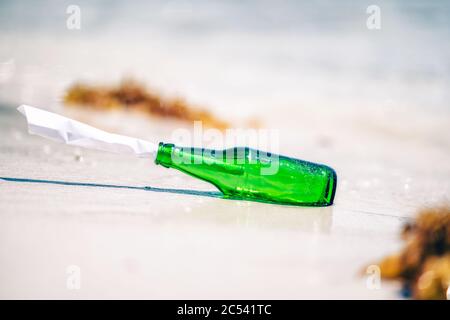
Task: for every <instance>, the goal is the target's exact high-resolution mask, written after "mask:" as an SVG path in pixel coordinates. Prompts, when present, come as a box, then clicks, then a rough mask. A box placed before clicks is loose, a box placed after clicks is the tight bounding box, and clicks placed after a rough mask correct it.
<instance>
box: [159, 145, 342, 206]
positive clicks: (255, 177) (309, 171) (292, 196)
mask: <svg viewBox="0 0 450 320" xmlns="http://www.w3.org/2000/svg"><path fill="white" fill-rule="evenodd" d="M155 162H156V164H160V165H163V166H164V167H167V168H175V169H178V170H180V171H182V172H185V173H187V174H189V175H191V176H194V177H196V178H199V179H202V180H204V181H207V182H210V183H212V184H213V185H214V186H216V187H217V188H218V189H219V190H220V191H221V192H222V193H223V194H224V197H226V198H233V199H246V200H253V201H261V202H272V203H280V204H290V205H301V206H329V205H332V204H333V199H334V194H335V191H336V183H337V177H336V172H335V171H334V170H333V169H332V168H330V167H328V166H325V165H321V164H316V163H312V162H307V161H303V160H298V159H293V158H288V157H285V156H279V155H275V154H271V153H266V152H263V151H259V150H255V149H250V148H244V147H238V148H231V149H226V150H211V149H202V148H190V147H178V146H175V145H173V144H165V143H162V142H161V143H160V144H159V147H158V153H157V155H156V160H155Z"/></svg>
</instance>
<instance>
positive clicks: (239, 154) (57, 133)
mask: <svg viewBox="0 0 450 320" xmlns="http://www.w3.org/2000/svg"><path fill="white" fill-rule="evenodd" d="M18 110H19V111H20V112H21V113H22V114H23V115H25V117H26V118H27V122H28V130H29V132H30V133H31V134H36V135H40V136H43V137H46V138H50V139H52V140H56V141H60V142H64V143H66V144H70V145H75V146H80V147H86V148H91V149H97V150H102V151H111V152H116V153H126V154H135V155H137V156H140V157H150V158H152V159H154V161H155V163H156V164H159V165H162V166H164V167H166V168H174V169H177V170H179V171H182V172H184V173H187V174H189V175H191V176H193V177H196V178H199V179H202V180H204V181H207V182H209V183H212V184H213V185H214V186H216V187H217V188H218V189H219V190H220V191H221V192H222V193H223V195H224V197H225V198H231V199H243V200H253V201H260V202H269V203H279V204H289V205H299V206H329V205H332V204H333V200H334V195H335V192H336V185H337V176H336V172H335V171H334V170H333V169H332V168H330V167H328V166H325V165H322V164H316V163H312V162H308V161H303V160H298V159H294V158H289V157H285V156H281V155H277V154H272V153H268V152H264V151H260V150H255V149H251V148H247V147H235V148H230V149H226V150H212V149H204V148H191V147H178V146H175V145H173V144H165V143H162V142H161V143H159V145H157V144H154V143H151V142H148V141H145V140H141V139H137V138H131V137H127V136H122V135H118V134H113V133H108V132H105V131H102V130H99V129H96V128H94V127H91V126H89V125H87V124H84V123H81V122H78V121H75V120H72V119H69V118H66V117H63V116H60V115H57V114H54V113H51V112H48V111H44V110H41V109H38V108H34V107H31V106H26V105H22V106H20V107H19V108H18Z"/></svg>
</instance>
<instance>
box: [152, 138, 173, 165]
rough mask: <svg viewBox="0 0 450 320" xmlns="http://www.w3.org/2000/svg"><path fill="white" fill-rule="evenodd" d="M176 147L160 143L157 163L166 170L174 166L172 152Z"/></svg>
mask: <svg viewBox="0 0 450 320" xmlns="http://www.w3.org/2000/svg"><path fill="white" fill-rule="evenodd" d="M173 148H175V145H174V144H172V143H163V142H160V143H159V145H158V152H157V154H156V159H155V163H156V164H160V165H162V166H164V167H166V168H170V167H171V166H172V151H173Z"/></svg>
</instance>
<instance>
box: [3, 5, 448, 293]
mask: <svg viewBox="0 0 450 320" xmlns="http://www.w3.org/2000/svg"><path fill="white" fill-rule="evenodd" d="M390 2H391V1H389V3H390ZM14 3H16V2H15V1H14V2H11V3H9V4H7V3H5V4H3V3H2V4H1V6H3V7H2V9H1V10H0V16H1V17H2V19H0V27H2V28H1V30H2V31H1V33H0V37H1V39H0V40H1V41H0V86H1V87H0V102H1V104H2V106H1V107H0V177H7V178H23V179H41V180H52V181H60V182H78V183H95V184H110V185H115V186H117V185H123V186H131V187H137V188H134V189H133V188H112V187H95V186H80V185H63V184H55V183H36V182H35V183H32V182H17V181H16V182H14V181H7V180H2V179H0V263H1V268H0V298H186V299H188V298H205V299H213V298H236V299H240V298H248V299H259V298H319V297H320V298H398V297H399V295H398V294H397V290H398V287H396V286H395V285H391V284H388V283H386V282H382V288H381V290H370V288H368V287H367V283H366V281H367V277H365V276H360V273H361V271H363V269H364V267H365V266H366V265H367V264H369V263H371V262H374V261H377V260H378V259H380V258H381V257H382V256H383V255H385V254H388V253H390V252H393V251H395V250H396V249H398V248H399V247H400V246H401V242H400V240H399V239H398V234H399V230H400V228H401V225H402V223H403V222H404V221H405V220H407V219H409V218H411V217H412V216H413V215H414V214H415V212H416V211H417V209H418V208H420V207H423V206H427V205H435V204H440V203H443V202H445V203H448V202H449V201H450V199H449V194H450V184H449V181H450V154H449V150H450V132H449V128H450V117H449V113H448V112H449V108H448V101H450V96H449V91H448V88H449V83H450V80H449V79H450V75H449V70H450V68H449V59H448V56H449V53H450V45H449V43H448V41H442V39H448V30H450V28H448V19H447V18H446V16H445V14H446V12H448V11H445V10H443V9H442V8H440V7H439V6H434V5H433V6H431V7H430V8H428V9H427V10H425V9H424V10H423V14H424V16H421V15H420V14H421V12H422V11H420V12H417V11H418V10H421V8H422V6H420V7H417V8H416V7H414V6H411V7H407V8H404V6H407V5H406V4H407V3H408V2H401V3H397V5H396V6H394V5H392V6H389V5H388V3H387V2H384V1H382V2H380V5H381V6H382V10H383V11H382V17H383V19H384V20H383V25H382V29H381V30H379V31H370V30H368V29H367V28H366V24H365V22H366V18H367V15H366V11H365V8H364V7H363V6H361V7H359V6H354V7H353V6H352V7H350V6H344V5H342V6H341V4H336V5H332V4H331V3H330V4H329V5H324V7H317V8H316V7H314V6H312V5H310V4H309V3H308V2H304V3H303V4H298V3H299V2H298V1H291V2H288V3H286V6H285V7H283V6H276V7H275V8H274V7H270V5H269V4H267V6H266V7H264V6H256V7H255V5H254V4H251V3H250V4H248V5H238V4H239V3H238V2H236V3H235V4H234V2H233V3H231V2H227V4H225V3H223V4H206V3H203V4H202V5H199V7H192V8H191V7H190V6H188V7H187V8H184V7H182V8H181V9H180V8H178V9H177V7H176V5H175V4H174V7H171V6H166V5H165V3H166V2H165V1H161V2H158V1H152V2H142V3H141V4H139V5H136V6H129V5H128V3H126V2H124V4H123V5H119V4H116V7H112V8H109V7H108V8H103V7H102V6H96V5H93V4H91V3H92V2H83V4H81V6H82V12H83V18H82V19H83V20H82V21H83V22H82V23H83V24H82V29H81V30H78V31H71V30H68V29H67V28H66V24H65V18H66V16H64V13H65V9H66V8H65V7H63V8H62V7H60V5H59V4H57V3H56V2H55V3H52V4H51V5H49V6H48V7H45V8H41V7H39V8H35V7H33V6H31V5H29V6H26V5H23V4H19V5H17V6H16V5H14ZM58 3H59V2H58ZM170 3H172V2H170ZM208 3H210V2H208ZM444 6H445V5H444ZM38 9H39V10H38ZM403 9H404V10H403ZM444 9H445V8H444ZM429 12H432V13H433V14H435V16H433V18H430V17H428V16H426V14H428V13H429ZM413 13H415V14H416V17H417V19H413V18H411V15H412V14H413ZM24 15H25V16H24ZM442 15H444V18H442ZM49 17H50V18H49ZM420 17H421V19H419V18H420ZM434 17H436V18H434ZM439 17H441V18H442V19H438V18H439ZM431 21H433V23H431ZM428 22H430V23H428ZM124 75H133V76H136V77H138V78H139V79H142V80H144V81H145V83H149V84H150V85H152V86H153V87H156V88H157V89H160V90H161V91H162V92H163V93H166V94H171V95H174V94H175V95H181V96H184V97H186V98H188V100H189V101H192V102H193V103H198V104H199V105H205V106H207V107H208V108H210V109H211V110H212V111H213V112H215V113H216V114H220V115H222V116H224V117H227V118H228V119H230V120H236V119H237V120H241V121H243V120H242V119H246V117H248V116H251V115H257V116H258V117H259V118H260V119H261V120H262V121H263V123H264V125H265V126H266V127H268V128H272V129H275V130H278V131H277V132H278V133H279V137H280V140H279V143H280V145H279V151H280V153H282V154H285V155H289V156H293V157H298V158H301V159H306V160H310V161H316V162H321V163H325V164H328V165H330V166H332V167H333V168H335V169H336V171H337V173H338V189H337V194H336V203H335V205H334V206H332V207H329V208H296V207H285V206H277V205H268V204H261V203H254V202H245V201H228V200H222V199H217V198H212V197H206V196H198V195H197V196H196V195H187V194H180V193H174V192H157V191H151V190H143V189H140V188H141V187H144V186H152V187H159V188H174V189H180V188H181V189H189V190H213V189H211V187H210V186H209V185H207V184H204V183H203V182H200V181H197V180H194V179H192V178H190V177H188V176H185V175H183V174H182V173H179V172H176V171H174V170H168V169H165V168H162V167H157V166H154V165H153V164H152V163H149V162H148V160H145V159H135V158H133V157H131V158H129V157H125V156H116V155H112V154H104V153H99V152H94V151H84V150H83V151H81V150H78V149H74V148H71V147H68V146H64V145H61V144H55V143H52V142H48V141H45V140H44V139H42V138H39V137H33V136H29V135H27V134H26V132H25V124H24V120H23V118H22V117H21V116H20V115H19V114H18V113H17V112H16V111H15V110H14V108H15V107H17V106H18V105H19V104H22V103H27V104H31V105H36V106H39V107H44V108H48V109H49V110H51V111H55V112H61V113H63V114H66V115H69V116H74V117H76V118H77V119H79V120H81V121H85V122H88V123H90V124H92V125H96V126H98V127H100V128H102V129H105V130H109V131H113V132H117V133H120V134H126V135H131V136H136V137H140V138H143V139H149V140H154V141H165V142H170V140H171V134H172V133H173V130H174V129H175V128H177V127H178V125H179V124H177V123H174V122H167V123H166V122H164V123H162V122H159V121H156V120H154V119H153V120H152V119H147V118H139V117H138V116H137V115H123V114H110V115H101V114H94V113H86V112H85V113H77V112H74V111H73V110H72V111H71V110H67V109H64V108H63V107H62V105H61V103H60V98H61V95H62V94H63V92H64V89H65V88H66V87H67V86H68V85H70V84H72V83H73V82H74V81H77V80H80V79H81V80H86V81H91V82H93V83H103V82H107V83H114V82H116V81H118V80H119V79H120V78H122V77H123V76H124ZM81 158H82V161H79V160H80V159H81ZM72 265H75V266H78V267H79V268H80V269H79V270H80V271H81V287H80V289H79V290H71V289H70V286H69V288H68V287H67V281H68V279H69V280H70V279H73V277H71V275H69V274H67V269H68V268H69V267H70V266H72ZM71 283H72V282H71Z"/></svg>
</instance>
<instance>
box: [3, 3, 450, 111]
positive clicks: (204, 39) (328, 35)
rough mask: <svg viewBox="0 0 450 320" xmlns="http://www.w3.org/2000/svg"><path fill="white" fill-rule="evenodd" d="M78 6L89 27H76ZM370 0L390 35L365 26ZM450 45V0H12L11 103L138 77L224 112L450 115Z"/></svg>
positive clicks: (7, 97)
mask: <svg viewBox="0 0 450 320" xmlns="http://www.w3.org/2000/svg"><path fill="white" fill-rule="evenodd" d="M71 4H75V5H78V6H79V8H80V9H81V29H80V30H69V29H68V28H67V27H66V20H67V18H68V17H69V14H68V13H66V9H67V7H68V6H69V5H71ZM371 4H376V5H378V6H379V7H380V9H381V29H380V30H369V29H368V28H367V27H366V20H367V18H368V16H369V14H367V13H366V9H367V7H368V6H369V5H371ZM448 39H450V2H448V1H444V0H443V1H417V0H414V1H406V0H405V1H399V0H397V1H376V3H374V2H373V1H348V0H346V1H339V2H336V1H302V2H300V1H294V0H290V1H256V0H255V1H206V0H201V1H189V0H182V1H131V2H130V1H95V2H94V1H85V0H77V1H76V2H73V1H33V2H31V1H1V2H0V63H1V64H0V88H1V89H0V101H2V102H5V103H9V104H12V105H17V104H18V103H30V104H35V105H41V106H45V107H47V108H54V107H55V106H57V105H58V103H59V101H60V100H59V99H60V97H61V94H62V92H63V90H64V89H65V88H66V87H67V86H68V85H70V84H72V83H73V82H74V81H78V80H82V81H90V82H93V83H116V82H117V81H119V80H120V79H122V78H123V77H124V76H132V77H135V78H137V79H140V80H143V81H145V83H147V84H149V85H150V86H153V87H155V88H157V89H159V90H161V91H162V92H163V93H166V94H176V95H180V96H183V97H186V98H187V99H188V100H189V101H192V102H194V103H198V104H201V105H205V106H207V107H209V108H211V109H213V110H215V111H216V112H219V113H221V114H222V115H224V116H229V115H230V114H238V115H241V116H247V115H255V114H257V115H258V116H260V117H262V118H263V119H264V118H266V119H265V120H267V119H269V120H270V119H272V118H273V117H277V116H280V117H281V118H283V117H285V116H286V112H288V113H294V114H295V113H296V110H300V109H301V108H308V109H313V110H315V109H316V108H327V109H329V108H337V109H338V110H341V109H346V108H350V109H354V108H356V109H359V110H365V109H366V108H376V109H377V110H388V111H389V110H391V109H394V110H402V112H407V113H408V112H412V110H421V111H425V112H426V113H436V112H437V113H439V114H442V113H444V114H445V115H448V113H449V111H450V105H449V101H450V99H449V98H450V93H449V90H448V88H450V59H449V57H450V42H449V41H448ZM335 111H336V110H335ZM383 112H384V111H383ZM294 117H295V115H294Z"/></svg>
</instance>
